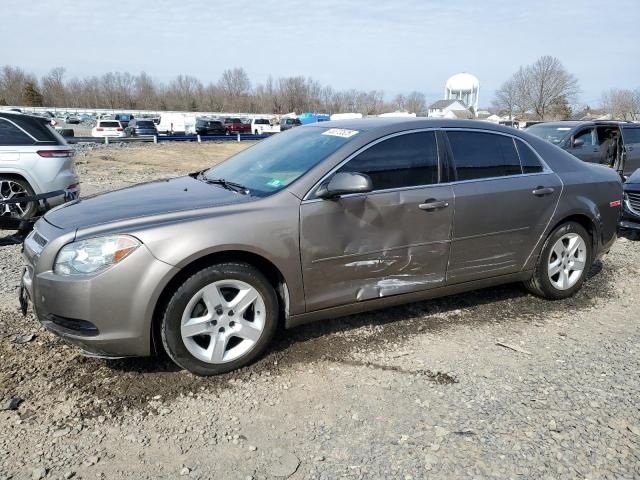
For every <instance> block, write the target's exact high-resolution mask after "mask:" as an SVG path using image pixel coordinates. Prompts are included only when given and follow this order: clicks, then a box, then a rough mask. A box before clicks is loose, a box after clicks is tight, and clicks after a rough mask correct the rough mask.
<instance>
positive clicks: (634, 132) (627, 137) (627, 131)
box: [622, 128, 640, 143]
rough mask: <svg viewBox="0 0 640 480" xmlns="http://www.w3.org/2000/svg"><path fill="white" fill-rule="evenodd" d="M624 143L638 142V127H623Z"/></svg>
mask: <svg viewBox="0 0 640 480" xmlns="http://www.w3.org/2000/svg"><path fill="white" fill-rule="evenodd" d="M622 135H623V137H624V143H640V128H623V129H622Z"/></svg>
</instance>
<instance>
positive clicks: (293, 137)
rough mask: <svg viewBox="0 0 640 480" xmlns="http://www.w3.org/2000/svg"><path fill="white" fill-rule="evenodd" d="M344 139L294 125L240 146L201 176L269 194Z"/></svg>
mask: <svg viewBox="0 0 640 480" xmlns="http://www.w3.org/2000/svg"><path fill="white" fill-rule="evenodd" d="M348 141H349V138H345V137H344V136H339V135H337V134H336V135H334V134H332V131H331V130H328V129H326V128H317V127H303V128H296V129H294V130H289V131H287V132H285V133H282V134H278V135H276V136H273V137H271V138H269V139H267V140H263V141H261V142H260V143H258V144H256V145H254V146H253V147H250V148H248V149H246V150H243V151H242V152H240V153H238V154H236V155H234V156H233V157H231V158H230V159H229V160H227V161H226V162H224V163H222V164H220V165H217V166H215V167H213V168H211V169H209V170H207V171H206V172H205V174H204V178H205V179H207V180H215V179H225V180H226V181H228V182H235V183H238V184H240V185H243V186H244V187H246V188H247V189H248V190H249V192H250V193H251V195H255V196H267V195H271V194H272V193H275V192H277V191H279V190H282V189H283V188H285V187H286V186H287V185H290V184H291V183H293V182H295V181H296V180H297V179H298V178H300V177H301V176H302V175H304V174H305V173H307V172H308V171H309V170H311V169H312V168H313V167H315V166H316V165H317V164H319V163H320V162H322V161H323V160H324V159H325V158H327V157H328V156H329V155H331V154H332V153H333V152H335V151H336V150H337V149H338V148H340V147H341V146H342V145H344V144H345V143H347V142H348Z"/></svg>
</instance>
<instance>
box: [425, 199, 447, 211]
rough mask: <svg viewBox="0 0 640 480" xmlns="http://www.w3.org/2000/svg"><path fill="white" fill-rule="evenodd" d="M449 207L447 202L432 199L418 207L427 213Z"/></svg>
mask: <svg viewBox="0 0 640 480" xmlns="http://www.w3.org/2000/svg"><path fill="white" fill-rule="evenodd" d="M448 206H449V202H446V201H444V200H436V199H434V198H430V199H428V200H425V201H424V203H421V204H420V205H418V208H419V209H420V210H425V211H427V212H433V211H435V210H442V209H443V208H447V207H448Z"/></svg>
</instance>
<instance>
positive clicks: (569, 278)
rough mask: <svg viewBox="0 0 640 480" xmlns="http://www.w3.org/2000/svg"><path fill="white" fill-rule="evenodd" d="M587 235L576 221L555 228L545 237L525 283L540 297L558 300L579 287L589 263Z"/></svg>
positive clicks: (589, 252) (587, 270)
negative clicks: (532, 272)
mask: <svg viewBox="0 0 640 480" xmlns="http://www.w3.org/2000/svg"><path fill="white" fill-rule="evenodd" d="M592 258H593V257H592V247H591V236H590V235H589V233H588V232H587V231H586V230H585V229H584V227H582V225H580V224H579V223H576V222H567V223H564V224H562V225H560V226H559V227H557V228H556V229H555V230H554V231H553V232H552V233H551V235H549V237H548V238H547V241H546V242H545V244H544V246H543V247H542V251H541V252H540V256H539V257H538V262H537V264H536V268H535V271H534V274H533V277H532V278H531V279H530V280H529V281H528V282H526V283H525V286H526V287H527V289H528V290H529V291H530V292H531V293H533V294H535V295H538V296H540V297H544V298H548V299H552V300H559V299H562V298H567V297H570V296H572V295H573V294H574V293H576V292H577V291H578V290H580V288H581V287H582V284H583V283H584V281H585V278H586V276H587V274H588V273H589V270H590V268H591V262H592Z"/></svg>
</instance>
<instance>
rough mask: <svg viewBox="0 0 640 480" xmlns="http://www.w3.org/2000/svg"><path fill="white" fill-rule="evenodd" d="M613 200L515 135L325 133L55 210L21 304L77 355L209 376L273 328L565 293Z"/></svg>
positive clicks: (375, 127) (418, 123)
mask: <svg viewBox="0 0 640 480" xmlns="http://www.w3.org/2000/svg"><path fill="white" fill-rule="evenodd" d="M621 200H622V186H621V182H620V179H619V177H618V175H617V174H616V173H615V172H614V171H612V170H611V169H608V168H606V167H603V166H600V165H591V164H586V163H583V162H581V161H580V160H578V159H576V158H575V157H573V156H572V155H570V154H568V153H566V152H564V151H563V150H561V149H560V148H558V147H556V146H554V145H552V144H550V143H548V142H546V141H544V140H542V139H539V138H537V137H535V136H533V135H529V134H527V133H525V132H520V131H517V130H514V129H511V128H507V127H501V126H498V125H492V124H489V123H483V122H478V121H456V120H435V119H405V118H402V119H398V118H396V119H365V120H352V121H342V122H326V123H324V122H323V123H320V124H313V125H309V126H304V127H300V128H296V129H291V130H290V131H288V132H286V133H283V134H281V135H277V136H274V137H272V138H270V139H268V140H264V141H262V142H260V143H258V144H256V145H255V146H253V147H251V148H248V149H246V150H244V151H242V152H240V153H238V154H237V155H235V156H233V157H231V158H230V159H228V160H227V161H225V162H224V163H222V164H220V165H217V166H215V167H213V168H210V169H208V170H205V171H202V172H197V173H193V174H191V175H187V176H184V177H179V178H174V179H170V180H162V181H156V182H151V183H147V184H143V185H138V186H135V187H130V188H125V189H122V190H119V191H114V192H110V193H105V194H102V195H98V196H95V197H93V198H85V199H81V200H77V201H75V202H71V203H69V204H66V205H63V206H61V207H58V208H57V209H54V210H52V211H50V212H49V213H47V214H46V215H45V216H44V218H43V219H41V220H39V221H38V222H37V224H36V226H35V230H34V231H33V232H32V234H31V235H30V236H29V237H28V238H27V239H26V241H25V245H24V256H25V260H26V268H25V273H24V276H23V288H22V289H21V292H22V294H21V298H22V304H23V305H25V306H26V305H28V303H29V301H30V302H32V303H33V306H34V310H35V312H36V314H37V317H38V319H39V320H40V322H41V323H42V324H43V325H44V326H45V327H46V328H47V329H49V330H50V331H52V332H54V333H55V334H57V335H60V336H61V337H63V338H64V339H65V340H67V341H68V342H70V343H72V344H75V345H77V346H79V347H80V348H81V349H82V350H83V352H84V353H85V354H88V355H92V356H98V357H103V358H116V357H126V356H145V355H151V354H153V353H156V352H159V351H160V350H161V349H164V350H165V351H166V353H167V354H168V355H169V356H170V357H171V359H173V361H175V363H176V364H178V365H179V366H181V367H183V368H185V369H187V370H189V371H191V372H193V373H196V374H198V375H212V374H218V373H222V372H226V371H229V370H233V369H236V368H238V367H241V366H243V365H246V364H248V363H250V362H252V361H253V360H255V359H256V358H257V357H258V356H259V355H261V353H263V352H264V351H265V349H266V348H267V346H268V345H269V342H270V341H271V339H272V338H273V336H274V333H275V331H276V328H277V326H278V324H279V323H282V324H283V325H284V326H285V327H287V328H289V327H294V326H296V325H300V324H303V323H306V322H310V321H315V320H320V319H327V318H332V317H337V316H340V315H348V314H353V313H357V312H363V311H366V310H372V309H376V308H381V307H387V306H391V305H397V304H401V303H406V302H414V301H419V300H424V299H429V298H433V297H438V296H443V295H450V294H455V293H459V292H463V291H467V290H472V289H477V288H483V287H488V286H492V285H496V284H502V283H507V282H523V283H524V285H525V286H526V287H527V288H528V289H529V290H530V291H531V292H532V293H533V294H535V295H538V296H541V297H545V298H548V299H561V298H565V297H569V296H571V295H573V294H574V293H575V292H576V291H577V290H578V289H580V287H581V286H582V284H583V282H584V281H585V277H586V276H587V273H588V272H589V269H590V266H591V264H592V262H593V261H594V260H596V259H599V258H600V257H602V256H603V255H604V254H605V253H606V252H607V251H608V249H609V248H610V247H611V245H612V244H613V242H614V241H615V239H616V225H617V222H618V217H619V215H620V205H621ZM29 299H30V300H29Z"/></svg>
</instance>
